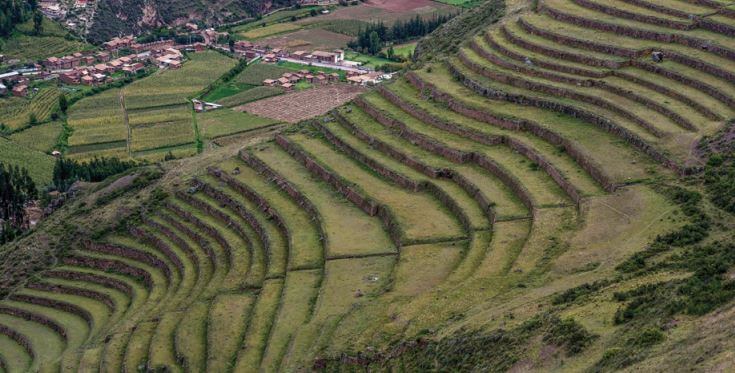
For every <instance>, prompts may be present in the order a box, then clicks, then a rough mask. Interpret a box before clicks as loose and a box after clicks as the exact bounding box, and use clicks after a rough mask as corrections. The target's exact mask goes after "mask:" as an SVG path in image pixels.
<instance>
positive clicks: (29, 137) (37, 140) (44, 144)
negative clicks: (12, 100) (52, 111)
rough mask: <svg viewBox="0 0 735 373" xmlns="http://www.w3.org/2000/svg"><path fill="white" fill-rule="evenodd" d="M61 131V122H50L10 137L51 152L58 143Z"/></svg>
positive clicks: (22, 143) (14, 140) (41, 150)
mask: <svg viewBox="0 0 735 373" xmlns="http://www.w3.org/2000/svg"><path fill="white" fill-rule="evenodd" d="M61 131H62V128H61V123H60V122H50V123H45V124H41V125H37V126H34V127H30V128H28V129H25V130H23V131H21V132H16V133H14V134H12V135H10V137H9V139H10V140H12V141H13V142H16V143H18V144H20V145H23V146H25V147H28V148H31V149H35V150H38V151H40V152H50V151H51V150H53V148H54V146H56V144H57V143H58V140H59V135H61Z"/></svg>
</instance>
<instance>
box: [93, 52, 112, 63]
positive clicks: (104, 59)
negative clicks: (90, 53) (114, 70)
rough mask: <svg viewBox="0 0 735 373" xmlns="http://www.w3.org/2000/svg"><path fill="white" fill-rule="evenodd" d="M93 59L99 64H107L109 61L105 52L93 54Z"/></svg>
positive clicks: (108, 55) (108, 56)
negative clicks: (95, 58)
mask: <svg viewBox="0 0 735 373" xmlns="http://www.w3.org/2000/svg"><path fill="white" fill-rule="evenodd" d="M95 57H97V61H99V62H107V61H109V60H110V54H109V53H107V52H99V53H97V54H95Z"/></svg>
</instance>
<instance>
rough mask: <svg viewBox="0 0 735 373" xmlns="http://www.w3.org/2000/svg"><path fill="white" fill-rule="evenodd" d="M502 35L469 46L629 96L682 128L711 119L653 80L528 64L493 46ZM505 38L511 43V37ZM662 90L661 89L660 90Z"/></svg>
mask: <svg viewBox="0 0 735 373" xmlns="http://www.w3.org/2000/svg"><path fill="white" fill-rule="evenodd" d="M525 35H527V34H523V31H521V32H520V33H519V34H517V36H521V37H522V36H525ZM503 39H504V36H503V33H501V32H499V31H498V32H495V33H488V34H486V35H485V39H479V38H478V39H476V40H475V42H474V43H473V44H472V47H473V49H475V50H476V51H477V52H478V53H480V54H482V55H483V57H485V58H486V59H493V62H494V63H497V64H499V65H503V66H504V67H507V68H511V69H513V70H517V71H520V72H523V73H525V74H527V75H533V76H537V77H543V78H545V79H549V80H553V81H558V82H562V83H564V82H568V83H571V84H574V85H578V86H592V87H596V89H601V90H604V91H606V92H610V93H612V94H616V95H618V96H623V97H630V98H632V99H634V100H635V101H636V102H638V103H641V104H644V105H646V107H648V108H650V110H655V111H657V112H658V113H660V114H662V115H665V116H667V117H668V118H669V119H671V120H672V121H673V122H674V123H676V124H677V125H678V126H680V127H682V128H684V129H688V130H696V129H697V128H701V127H705V128H706V125H708V124H711V123H709V119H712V117H713V116H714V114H711V112H709V111H707V114H709V115H708V116H706V115H705V116H703V115H702V114H700V113H698V112H697V110H702V109H700V108H701V105H698V103H695V102H693V101H692V100H690V99H687V98H686V97H687V96H683V95H680V94H677V93H675V92H672V91H670V90H666V89H665V88H663V87H661V86H658V85H654V84H653V83H651V85H652V86H651V87H647V86H643V85H640V84H638V83H636V81H635V80H631V79H621V78H622V77H624V75H623V76H621V77H616V76H618V75H616V73H614V72H609V73H608V74H605V77H606V78H605V79H604V81H601V80H589V79H586V78H584V79H582V78H580V77H579V76H577V75H575V74H576V71H573V72H572V71H570V72H569V74H570V75H566V74H560V73H559V72H557V71H554V70H553V69H551V70H547V69H545V68H543V66H541V68H539V67H536V66H529V65H528V64H525V61H524V60H523V59H522V58H512V57H508V56H507V55H506V54H505V53H504V51H503V49H502V47H501V48H497V47H496V45H497V43H496V42H498V41H499V40H503ZM506 42H507V43H511V42H510V41H506ZM520 56H521V55H518V57H520ZM610 75H612V76H610ZM588 76H589V75H588ZM662 91H664V92H663V93H659V92H662ZM690 103H691V105H690ZM692 109H694V110H692ZM715 119H717V118H715Z"/></svg>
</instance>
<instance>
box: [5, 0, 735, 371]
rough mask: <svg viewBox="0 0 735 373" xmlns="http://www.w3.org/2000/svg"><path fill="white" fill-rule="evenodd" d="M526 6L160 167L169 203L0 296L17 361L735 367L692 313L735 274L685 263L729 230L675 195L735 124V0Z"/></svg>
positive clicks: (561, 0) (234, 366)
mask: <svg viewBox="0 0 735 373" xmlns="http://www.w3.org/2000/svg"><path fill="white" fill-rule="evenodd" d="M495 6H497V7H502V6H503V5H502V3H501V2H496V3H495ZM507 6H508V10H509V11H508V12H507V13H508V15H507V16H505V17H504V18H502V19H501V20H499V21H498V22H488V27H487V29H486V30H485V31H483V32H482V33H481V34H480V35H477V36H476V37H474V38H473V39H472V40H468V41H467V42H466V43H465V44H464V45H463V46H462V47H461V50H460V52H459V53H458V54H457V55H456V56H451V57H450V58H448V59H446V61H435V62H433V63H431V64H428V65H426V66H424V67H422V68H421V69H418V70H415V71H411V72H408V73H407V74H405V76H403V77H402V78H400V79H399V80H398V81H397V82H395V83H392V84H389V85H386V86H381V87H378V88H376V89H375V90H373V91H371V92H370V93H367V94H365V95H363V96H361V97H359V98H358V99H356V100H355V101H354V102H352V103H350V104H348V105H346V106H344V107H342V108H340V109H338V110H335V111H334V112H332V113H331V114H330V115H328V116H326V117H324V118H321V119H319V120H316V121H312V122H309V123H302V124H300V125H296V126H293V127H291V128H290V129H289V130H286V131H285V132H282V133H280V134H278V135H276V136H275V139H274V140H273V141H268V142H263V143H259V144H255V145H252V146H248V147H245V148H243V149H236V150H232V149H231V148H224V149H221V150H220V151H219V153H217V155H216V156H212V155H210V158H208V159H206V160H202V161H201V162H205V161H206V164H207V165H208V166H207V167H201V163H196V161H192V162H194V163H195V166H190V168H186V167H187V164H186V163H187V161H177V163H172V164H168V166H165V167H168V169H169V171H170V175H172V176H170V178H172V179H175V180H176V181H175V182H170V183H165V184H163V183H162V184H161V185H159V186H157V187H160V188H162V190H165V191H167V192H168V194H169V195H168V197H166V198H163V199H161V200H160V201H159V203H158V205H156V206H155V207H154V208H150V209H146V210H144V211H143V212H141V214H140V215H141V216H140V219H139V220H138V221H133V222H131V223H130V224H127V225H122V226H121V228H120V229H117V230H116V231H114V232H111V233H107V234H105V235H101V236H100V237H94V239H92V238H89V239H86V238H85V239H82V240H80V242H79V244H78V245H77V246H76V247H74V248H73V249H72V250H70V251H69V252H67V253H65V254H64V255H63V256H61V259H60V261H59V263H58V264H55V265H53V266H51V267H50V268H49V269H48V270H45V271H43V272H40V273H39V274H38V275H36V276H33V277H32V278H31V279H30V280H29V281H28V282H27V283H26V284H25V285H23V286H20V287H18V288H17V289H16V290H14V291H12V292H10V294H9V295H8V296H7V297H6V298H5V299H3V300H2V301H0V367H2V368H3V370H5V371H10V372H15V371H26V370H43V371H59V370H61V371H85V372H86V371H121V370H124V371H134V370H143V369H151V370H156V369H163V368H164V367H165V368H166V369H168V370H170V371H204V370H206V371H215V372H229V371H237V372H241V371H298V370H308V369H312V368H314V369H324V370H350V371H352V370H358V369H363V368H364V367H365V366H371V367H372V368H375V369H376V370H396V371H420V370H438V371H445V370H453V369H456V370H469V369H470V368H474V369H477V370H481V371H484V370H508V369H514V370H516V371H528V370H538V371H550V370H557V371H590V370H592V371H610V370H615V369H619V368H624V367H629V368H630V369H635V368H639V369H642V370H643V371H656V370H672V369H673V368H681V367H688V368H694V369H701V370H708V369H711V370H717V369H719V370H722V371H727V370H728V369H733V365H732V355H731V351H732V347H733V346H732V340H733V339H732V338H731V337H732V335H731V334H727V333H730V332H728V331H726V330H731V328H725V327H718V326H721V325H723V324H724V325H730V326H731V324H728V323H727V322H728V321H731V320H733V316H732V312H731V311H729V310H723V311H722V312H721V313H718V314H716V315H713V316H712V317H709V316H708V317H707V318H706V320H703V319H699V318H697V317H696V316H700V315H703V314H706V313H707V312H710V311H711V310H712V309H714V307H716V306H720V305H722V304H725V303H727V302H728V301H730V300H731V299H733V296H735V294H733V292H732V282H731V280H730V282H725V280H724V279H721V278H720V277H707V276H709V275H710V274H708V273H709V272H707V273H702V272H701V271H699V269H698V268H693V267H688V266H687V265H688V264H687V263H690V262H688V260H691V261H692V262H694V261H695V259H691V258H699V257H697V255H702V254H701V253H703V252H704V253H706V252H708V251H707V250H712V258H714V257H715V256H714V255H715V253H718V252H719V251H717V250H718V249H716V248H717V247H725V248H726V249H722V250H726V251H727V252H728V253H732V250H733V248H732V245H731V243H730V244H729V245H730V246H727V245H728V244H727V243H726V242H727V241H720V239H721V238H723V237H725V238H729V239H732V237H731V233H732V227H733V218H732V216H731V215H727V214H725V213H723V212H721V211H719V210H716V209H715V208H714V207H712V206H711V205H710V204H708V203H706V202H705V201H700V199H699V198H695V197H692V195H691V194H689V193H687V192H682V190H684V189H676V188H680V186H679V185H680V184H681V180H682V178H684V177H687V176H688V175H692V174H696V173H697V172H698V171H700V169H701V168H703V167H704V166H705V165H704V163H703V161H702V160H700V156H699V155H700V154H699V150H700V148H698V147H697V146H696V145H697V142H698V140H699V139H700V138H702V137H704V136H708V137H713V136H714V135H715V134H716V133H717V132H718V131H719V130H720V129H722V128H726V127H727V126H728V125H730V126H732V124H733V119H734V118H735V112H734V110H735V105H733V103H735V79H734V77H735V38H733V26H732V25H735V15H733V14H734V13H733V12H732V9H733V8H732V5H731V4H730V3H728V2H724V1H723V2H716V1H712V0H697V1H684V0H667V1H653V0H606V1H602V0H540V1H538V3H536V2H528V3H526V2H521V1H513V2H509V3H508V4H507ZM690 15H693V16H690ZM491 23H492V24H491ZM654 52H662V53H663V61H662V62H660V63H657V62H653V61H652V59H651V56H652V54H653V53H654ZM111 97H115V95H114V94H111ZM99 142H102V141H99ZM235 153H236V154H235ZM184 170H188V171H190V172H193V175H192V174H188V173H187V172H185V171H184ZM687 180H688V184H686V183H684V185H686V186H688V187H694V186H695V184H696V182H697V181H696V178H689V179H687ZM672 190H678V192H671V191H672ZM695 194H696V193H695ZM700 205H701V206H700ZM702 206H703V207H702ZM713 210H716V211H715V212H713ZM711 214H714V216H717V217H718V222H717V224H714V223H713V224H711V226H710V223H709V222H710V220H709V219H710V218H709V217H708V216H710V215H711ZM702 231H704V233H702ZM672 232H673V233H672ZM682 232H683V233H682ZM707 235H709V238H706V239H705V236H707ZM730 242H731V241H730ZM699 243H702V244H703V245H704V244H707V245H711V246H706V247H707V249H703V248H701V247H699V246H697V247H695V248H696V249H697V250H693V251H687V250H689V249H690V247H689V245H691V244H699ZM656 245H658V246H656ZM718 245H721V246H718ZM646 248H650V249H649V250H645V249H646ZM698 253H699V254H698ZM658 255H660V256H658ZM631 256H632V257H633V259H629V258H631ZM722 258H724V259H722V261H718V265H714V264H713V265H711V267H716V268H718V269H717V270H716V271H719V272H716V273H717V276H720V275H721V276H725V275H726V274H728V273H729V276H731V273H732V267H733V265H734V264H735V259H733V256H732V255H731V254H728V255H725V254H723V256H722ZM702 261H703V262H702V263H700V264H702V266H703V267H707V268H710V267H708V264H707V263H705V259H702ZM621 263H622V264H621ZM697 263H699V262H697ZM710 264H711V263H710ZM713 271H715V270H713ZM728 271H729V272H728ZM723 278H724V277H723ZM692 279H694V280H692ZM708 279H709V280H712V281H713V282H707V281H705V280H708ZM713 279H717V281H720V280H722V281H723V283H724V285H722V288H719V287H718V286H719V284H721V283H720V282H715V280H713ZM700 280H701V281H700ZM686 281H689V282H686ZM703 282H705V283H707V284H708V285H711V286H709V287H707V285H702V283H703ZM682 284H684V285H682ZM697 286H700V287H697ZM692 288H694V289H707V291H718V293H717V294H718V295H719V297H713V298H716V299H709V298H707V299H705V298H706V296H705V295H703V294H704V293H705V292H704V291H703V292H702V293H698V295H701V297H699V298H697V297H688V295H687V291H688V290H687V289H692ZM715 288H716V290H712V289H715ZM652 289H653V290H652ZM662 289H663V290H662ZM667 289H668V290H667ZM654 291H660V292H658V293H655V292H654ZM666 291H669V293H666ZM613 294H615V295H614V296H613ZM661 294H664V295H666V294H669V295H670V297H669V296H664V295H661ZM670 298H676V300H677V302H673V301H671V299H670ZM667 302H671V303H667ZM687 302H689V303H687ZM705 303H706V304H707V305H708V306H712V308H706V307H705V306H703V305H702V304H705ZM652 304H654V305H655V304H665V305H666V311H663V310H658V309H657V310H658V311H660V312H661V314H664V315H665V316H661V318H660V319H658V318H656V319H655V321H651V320H652V319H653V316H650V315H648V316H646V315H647V314H645V312H646V311H645V310H649V309H651V308H645V307H654V305H652ZM662 307H663V306H662ZM677 307H678V308H677ZM687 307H689V308H687ZM697 307H698V308H697ZM667 312H668V313H667ZM657 315H658V314H657ZM656 317H658V316H656ZM723 319H724V320H725V321H722V320H723ZM652 325H653V326H652ZM468 331H477V332H475V333H480V334H471V333H470V332H468ZM492 331H494V332H492ZM466 333H470V334H466ZM483 333H489V334H483ZM712 336H716V337H712ZM708 338H711V339H708ZM715 338H717V339H716V340H715ZM713 340H714V342H713ZM700 342H701V343H702V345H706V344H707V343H706V342H712V343H715V342H716V343H715V346H716V347H712V346H710V348H707V347H702V348H699V347H697V348H698V349H697V350H696V351H694V347H693V348H692V350H686V348H688V347H682V346H688V345H690V344H691V346H699V345H698V344H697V343H700ZM682 349H685V350H682ZM682 351H684V352H686V353H684V354H682V353H681V352H682ZM698 358H701V360H700V359H698ZM473 364H474V365H473ZM482 364H487V365H482ZM635 364H639V365H635Z"/></svg>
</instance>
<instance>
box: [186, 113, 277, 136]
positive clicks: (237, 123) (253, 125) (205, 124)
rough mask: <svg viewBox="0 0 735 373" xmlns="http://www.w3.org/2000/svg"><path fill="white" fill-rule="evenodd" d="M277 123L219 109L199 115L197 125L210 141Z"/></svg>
mask: <svg viewBox="0 0 735 373" xmlns="http://www.w3.org/2000/svg"><path fill="white" fill-rule="evenodd" d="M276 123H278V122H277V121H275V120H273V119H267V118H260V117H257V116H255V115H251V114H248V113H244V112H238V111H234V110H231V109H218V110H214V111H210V112H206V113H199V114H197V124H198V125H199V128H200V131H201V134H202V136H203V137H205V138H208V139H215V138H217V137H222V136H227V135H233V134H236V133H240V132H246V131H251V130H254V129H258V128H262V127H266V126H270V125H273V124H276Z"/></svg>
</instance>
